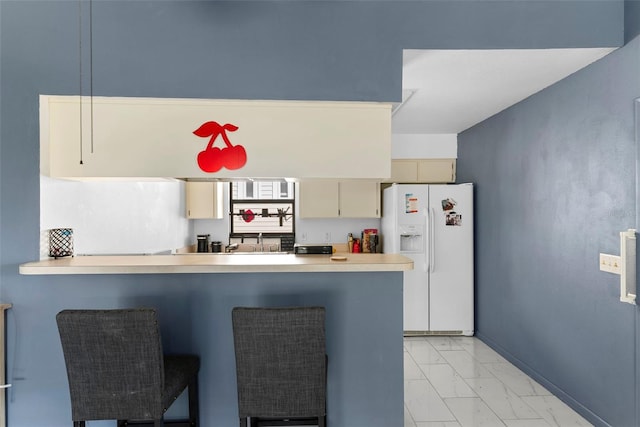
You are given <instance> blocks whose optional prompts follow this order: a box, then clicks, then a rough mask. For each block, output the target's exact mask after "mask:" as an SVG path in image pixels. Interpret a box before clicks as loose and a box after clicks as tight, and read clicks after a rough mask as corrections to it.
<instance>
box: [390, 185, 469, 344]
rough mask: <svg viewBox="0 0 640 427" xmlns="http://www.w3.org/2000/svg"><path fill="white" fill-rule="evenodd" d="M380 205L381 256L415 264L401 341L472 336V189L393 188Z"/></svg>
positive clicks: (407, 285) (408, 279)
mask: <svg viewBox="0 0 640 427" xmlns="http://www.w3.org/2000/svg"><path fill="white" fill-rule="evenodd" d="M382 203H383V211H382V237H383V239H382V241H383V245H382V247H383V252H385V253H399V254H402V255H405V256H407V257H409V258H411V259H412V260H413V262H414V269H413V270H409V271H405V272H404V316H403V320H404V331H405V335H422V334H442V335H467V336H471V335H473V333H474V321H473V317H474V314H473V286H474V285H473V283H474V279H473V184H459V185H430V184H429V185H427V184H393V185H392V186H390V187H388V188H386V189H385V190H384V193H383V199H382Z"/></svg>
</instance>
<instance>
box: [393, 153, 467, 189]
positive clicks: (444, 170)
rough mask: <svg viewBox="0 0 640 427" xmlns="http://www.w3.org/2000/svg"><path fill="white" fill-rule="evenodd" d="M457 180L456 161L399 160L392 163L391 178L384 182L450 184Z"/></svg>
mask: <svg viewBox="0 0 640 427" xmlns="http://www.w3.org/2000/svg"><path fill="white" fill-rule="evenodd" d="M455 180H456V159H397V160H392V161H391V178H389V179H387V180H385V181H384V182H399V183H428V184H438V183H450V182H455Z"/></svg>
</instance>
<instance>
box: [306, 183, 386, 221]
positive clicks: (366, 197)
mask: <svg viewBox="0 0 640 427" xmlns="http://www.w3.org/2000/svg"><path fill="white" fill-rule="evenodd" d="M298 200H299V209H300V210H299V214H300V217H301V218H379V217H380V184H379V183H377V182H373V181H340V182H339V181H305V182H301V183H300V194H299V198H298Z"/></svg>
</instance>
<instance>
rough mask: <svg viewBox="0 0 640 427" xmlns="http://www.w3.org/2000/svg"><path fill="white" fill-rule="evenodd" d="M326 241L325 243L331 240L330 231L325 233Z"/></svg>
mask: <svg viewBox="0 0 640 427" xmlns="http://www.w3.org/2000/svg"><path fill="white" fill-rule="evenodd" d="M324 242H325V243H329V242H331V233H329V232H328V231H327V232H325V233H324Z"/></svg>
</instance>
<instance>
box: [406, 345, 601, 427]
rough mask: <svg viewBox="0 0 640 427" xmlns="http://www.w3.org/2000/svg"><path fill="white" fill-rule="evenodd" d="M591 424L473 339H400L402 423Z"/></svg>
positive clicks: (456, 426) (492, 426)
mask: <svg viewBox="0 0 640 427" xmlns="http://www.w3.org/2000/svg"><path fill="white" fill-rule="evenodd" d="M591 425H592V424H591V423H589V422H588V421H586V420H585V419H584V418H583V417H581V416H580V415H579V414H577V413H576V412H575V411H573V410H572V409H571V408H569V407H568V406H567V405H566V404H565V403H563V402H562V401H561V400H560V399H558V398H557V397H555V396H553V395H552V394H551V393H550V392H549V391H547V390H546V389H545V388H544V387H542V386H541V385H540V384H538V383H536V382H535V381H534V380H532V379H531V378H529V377H528V376H527V375H525V374H524V373H523V372H522V371H520V370H519V369H518V368H516V367H515V366H514V365H513V364H511V363H509V362H508V361H507V360H505V359H504V358H503V357H501V356H500V355H499V354H497V353H496V352H495V351H493V350H492V349H491V348H490V347H488V346H487V345H486V344H484V343H483V342H482V341H480V340H479V339H477V338H473V337H445V336H434V337H406V338H405V339H404V427H569V426H571V427H574V426H591Z"/></svg>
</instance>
